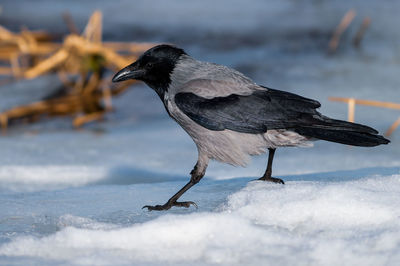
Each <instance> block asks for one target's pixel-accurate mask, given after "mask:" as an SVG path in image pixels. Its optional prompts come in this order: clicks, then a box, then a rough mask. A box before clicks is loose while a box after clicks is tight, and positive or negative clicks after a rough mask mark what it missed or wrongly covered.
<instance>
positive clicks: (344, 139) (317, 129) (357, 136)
mask: <svg viewBox="0 0 400 266" xmlns="http://www.w3.org/2000/svg"><path fill="white" fill-rule="evenodd" d="M320 119H321V123H316V124H314V125H311V126H304V127H298V128H296V129H295V131H296V132H297V133H299V134H301V135H304V136H308V137H312V138H316V139H321V140H326V141H332V142H337V143H342V144H347V145H352V146H364V147H373V146H378V145H381V144H388V143H389V142H390V141H389V140H388V139H386V138H384V137H383V136H381V135H378V131H376V130H375V129H373V128H371V127H368V126H364V125H361V124H356V123H350V122H346V121H341V120H335V119H330V118H328V117H324V116H321V118H320Z"/></svg>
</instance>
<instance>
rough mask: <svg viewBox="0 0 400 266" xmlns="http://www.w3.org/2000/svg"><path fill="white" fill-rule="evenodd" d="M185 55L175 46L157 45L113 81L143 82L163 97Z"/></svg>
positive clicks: (119, 73) (121, 71)
mask: <svg viewBox="0 0 400 266" xmlns="http://www.w3.org/2000/svg"><path fill="white" fill-rule="evenodd" d="M184 54H186V53H185V51H184V50H183V49H180V48H177V47H175V46H171V45H167V44H161V45H157V46H155V47H153V48H151V49H149V50H147V51H146V52H145V53H144V54H143V55H141V56H140V57H139V59H138V60H137V61H135V62H133V63H132V64H130V65H129V66H127V67H125V68H123V69H121V70H120V71H118V73H117V74H115V75H114V77H113V79H112V81H113V82H120V81H124V80H128V79H136V80H141V81H144V82H145V83H146V84H147V85H148V86H149V87H151V88H152V89H154V90H155V91H156V92H157V93H158V95H159V96H160V97H161V94H162V95H163V94H164V92H165V90H167V88H168V86H169V84H170V82H171V79H170V75H171V73H172V71H173V70H174V68H175V65H176V64H177V62H178V60H179V57H180V56H181V55H184Z"/></svg>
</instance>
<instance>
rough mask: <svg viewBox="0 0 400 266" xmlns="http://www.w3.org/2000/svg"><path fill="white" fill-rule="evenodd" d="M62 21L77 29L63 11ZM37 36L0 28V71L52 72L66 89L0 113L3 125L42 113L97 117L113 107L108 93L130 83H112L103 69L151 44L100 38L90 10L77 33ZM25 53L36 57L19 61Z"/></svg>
mask: <svg viewBox="0 0 400 266" xmlns="http://www.w3.org/2000/svg"><path fill="white" fill-rule="evenodd" d="M64 20H65V21H66V23H67V24H68V27H69V28H70V31H72V32H76V31H77V30H76V29H74V28H73V26H74V25H75V24H74V23H73V21H72V18H71V17H70V16H68V15H65V16H64ZM38 37H40V38H42V39H45V38H44V37H45V36H44V35H43V34H42V35H38V34H34V33H32V32H30V31H28V30H24V31H23V32H21V33H20V34H14V33H12V32H10V31H8V30H7V29H5V28H3V27H1V28H0V60H1V59H2V58H3V59H6V60H9V61H10V67H4V68H0V73H6V74H10V73H12V74H13V75H14V77H16V78H27V79H32V78H36V77H38V76H41V75H45V74H47V73H50V72H53V73H54V72H55V73H57V75H58V77H59V78H60V80H61V81H62V84H63V85H64V87H65V93H64V94H63V95H62V96H57V97H56V98H54V97H53V98H51V99H47V100H43V101H39V102H35V103H31V104H28V105H24V106H17V107H14V108H12V109H9V110H6V111H4V112H2V113H0V124H1V126H2V127H3V128H7V126H8V125H9V122H10V121H15V120H21V119H22V120H26V119H28V120H36V119H37V118H39V117H40V116H42V115H48V116H54V115H73V116H75V118H74V120H73V125H74V126H75V127H79V126H82V125H83V124H85V123H87V122H90V121H94V120H98V119H100V118H102V117H103V116H104V114H105V112H107V111H110V110H111V109H112V97H113V96H115V95H118V94H120V93H121V92H123V91H125V90H126V89H127V88H128V87H129V85H131V84H133V82H127V83H125V84H123V85H122V86H114V87H111V80H110V77H104V72H105V71H106V70H107V69H109V70H111V71H113V72H114V71H116V70H119V69H120V68H123V67H125V66H126V65H128V64H130V63H131V62H132V61H133V60H135V59H136V56H137V53H141V52H143V51H144V50H147V49H148V48H150V47H151V46H153V44H148V43H144V44H137V43H118V42H113V43H103V42H102V14H101V12H100V11H95V12H94V13H93V15H92V16H91V18H90V19H89V22H88V24H87V26H86V27H85V30H84V32H83V34H82V35H81V36H80V35H77V34H74V33H72V34H70V35H68V36H66V37H65V38H64V42H63V43H62V44H57V45H55V44H54V43H49V42H40V41H39V39H38ZM119 52H123V53H124V56H121V55H120V54H119ZM26 54H27V55H30V56H35V59H36V60H35V61H37V62H36V63H34V65H33V66H30V65H28V64H23V65H21V60H20V59H21V56H23V55H26Z"/></svg>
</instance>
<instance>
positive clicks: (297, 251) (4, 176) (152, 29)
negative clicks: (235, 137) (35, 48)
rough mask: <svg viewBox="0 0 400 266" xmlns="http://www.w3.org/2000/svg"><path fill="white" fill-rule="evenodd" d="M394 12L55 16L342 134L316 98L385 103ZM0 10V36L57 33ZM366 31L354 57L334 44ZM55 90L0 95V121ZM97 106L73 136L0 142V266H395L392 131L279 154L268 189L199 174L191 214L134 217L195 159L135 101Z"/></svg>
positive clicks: (56, 9) (199, 9)
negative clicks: (166, 50) (217, 77)
mask: <svg viewBox="0 0 400 266" xmlns="http://www.w3.org/2000/svg"><path fill="white" fill-rule="evenodd" d="M76 3H78V1H76ZM203 3H205V4H203ZM399 3H400V2H399V1H389V3H386V4H385V5H382V4H381V3H380V2H379V1H372V0H371V1H369V0H368V1H366V0H363V1H361V0H359V1H352V2H351V3H350V2H348V1H311V0H310V1H308V0H305V1H296V2H293V1H273V0H271V1H261V0H260V1H257V0H255V1H253V2H252V4H248V3H247V2H246V4H243V3H242V2H241V1H234V3H233V4H232V2H229V4H227V1H217V2H215V1H211V0H210V1H208V0H207V1H202V4H200V2H199V3H197V2H194V1H187V3H186V2H185V3H184V2H183V1H179V0H174V1H168V3H167V2H166V1H147V0H146V1H125V0H120V1H112V2H110V1H83V2H82V1H79V5H77V4H75V2H74V1H72V2H68V8H69V10H70V11H71V13H72V15H73V17H74V19H75V20H76V21H77V24H78V25H80V26H83V25H84V23H85V22H86V19H87V15H88V14H90V13H91V12H92V10H93V9H95V8H100V9H101V10H102V11H103V12H104V19H105V22H106V23H105V27H104V29H105V38H106V39H113V40H120V39H124V40H145V41H159V42H173V43H176V44H179V45H180V46H183V47H184V48H185V50H186V51H187V52H188V53H189V54H192V55H193V56H195V57H196V58H198V59H201V60H206V61H213V62H217V63H221V64H225V65H229V66H231V67H234V68H236V69H238V70H240V71H242V72H244V73H245V74H246V75H248V76H250V77H252V78H253V79H254V80H255V81H256V82H258V83H260V84H263V85H267V86H270V87H273V88H276V89H282V90H287V91H291V92H294V93H298V94H301V95H304V96H307V97H311V98H314V99H317V100H319V101H320V102H321V104H322V108H321V110H320V111H321V112H322V113H324V114H325V115H328V116H331V117H334V118H338V119H346V112H347V107H346V106H345V105H344V104H341V103H334V102H330V101H328V100H327V99H328V97H329V96H342V97H357V98H365V99H377V100H382V101H393V102H400V94H399V93H398V84H399V78H398V69H399V66H400V60H399V58H400V57H399V49H398V47H400V34H399V31H398V29H397V27H395V25H397V24H398V23H397V21H398V12H399V8H400V6H399ZM1 5H2V9H3V13H2V15H0V23H1V24H2V25H5V26H7V27H9V28H12V29H14V30H18V29H19V26H20V25H21V24H26V25H27V26H28V27H29V28H31V29H35V28H38V29H42V28H48V27H49V28H50V29H51V30H52V31H53V32H56V33H60V32H61V33H62V32H65V30H66V29H65V25H64V24H63V22H62V20H61V19H60V14H61V13H62V12H63V11H64V10H65V9H66V4H65V3H64V2H62V1H57V2H54V1H48V0H41V1H36V2H35V8H26V6H28V5H32V4H31V2H30V1H24V0H22V1H17V2H16V1H8V0H4V1H2V2H1ZM210 6H212V7H213V8H212V9H210V8H209V7H210ZM349 8H355V9H356V11H357V14H358V16H357V17H356V19H355V21H354V23H353V24H352V25H351V27H350V28H349V31H348V32H347V33H346V34H345V35H344V36H343V41H342V43H341V45H340V47H339V50H338V53H337V54H336V55H334V56H327V55H326V47H327V43H328V41H329V36H330V34H331V31H332V29H333V28H334V27H335V26H336V25H337V23H338V21H339V20H340V19H341V17H342V16H343V14H344V13H345V12H346V11H347V10H348V9H349ZM165 11H167V13H168V15H167V16H163V14H164V12H165ZM44 13H45V14H46V16H44V15H43V14H44ZM115 14H118V15H115ZM366 15H369V16H371V19H372V23H371V27H370V28H369V29H368V30H367V32H366V35H365V39H364V40H363V43H362V49H360V50H355V49H354V48H353V47H351V44H350V43H351V38H350V36H352V34H354V32H355V31H356V30H357V26H358V25H359V24H360V23H361V21H362V18H363V17H364V16H366ZM220 17H223V18H224V19H219V18H220ZM239 18H240V19H239ZM183 20H184V21H185V23H182V21H183ZM109 74H110V75H112V73H109ZM58 85H59V83H58V82H56V81H55V80H54V76H50V77H45V78H41V79H36V80H32V81H18V82H16V83H13V84H11V85H9V86H2V87H0V91H1V96H2V97H0V110H4V109H6V108H9V107H10V106H14V105H15V104H21V103H25V102H27V101H30V100H31V99H40V98H42V97H43V96H44V95H47V94H49V93H51V92H52V91H53V90H56V89H57V87H58ZM113 105H114V107H115V112H113V113H110V114H109V115H108V116H107V117H106V120H105V121H103V122H99V123H93V124H91V125H87V126H85V127H84V128H83V129H81V130H79V131H74V130H73V129H71V121H70V119H68V118H59V119H48V120H46V119H45V120H43V121H41V122H39V123H37V124H33V125H23V126H15V127H14V128H11V129H10V130H9V132H8V133H7V134H5V135H2V136H1V137H0V147H1V149H0V156H1V157H0V158H1V159H0V264H2V265H3V264H4V265H10V264H12V265H132V264H137V265H166V264H173V265H176V264H181V265H188V264H190V265H207V264H208V265H215V264H224V265H243V264H245V265H271V264H272V265H399V264H400V255H399V254H400V222H399V221H400V220H399V217H400V208H399V206H400V204H399V203H400V202H399V201H400V200H399V197H398V195H399V193H400V142H399V132H400V131H396V132H395V133H394V134H393V135H392V136H391V137H390V139H391V141H392V143H391V144H390V145H385V146H379V147H375V148H358V147H349V146H345V145H338V144H332V143H327V142H323V141H319V142H316V143H315V146H314V147H313V148H286V149H279V150H278V151H277V153H276V157H275V159H274V169H273V170H274V171H273V173H274V176H276V177H279V178H282V179H284V180H285V181H286V184H285V185H284V186H282V185H277V184H269V183H263V182H258V181H253V180H254V179H255V178H256V177H259V176H260V175H262V173H263V171H264V170H265V166H266V156H265V155H264V156H258V157H254V158H253V161H252V162H251V163H250V164H249V166H248V167H247V168H235V167H232V166H229V165H223V164H220V163H216V162H211V164H210V166H209V168H208V169H207V173H206V176H205V178H204V179H203V180H202V181H201V182H200V183H199V184H198V185H196V186H195V187H194V188H192V189H191V190H190V191H188V192H187V193H186V194H185V195H184V196H183V198H182V199H183V200H193V201H195V202H196V203H197V204H198V206H199V207H198V209H196V208H194V207H191V208H189V209H180V208H172V209H171V210H169V211H168V212H148V211H146V210H142V209H141V207H142V206H144V205H147V204H161V203H164V202H165V201H166V200H167V199H168V198H169V197H170V196H171V195H173V194H174V193H175V192H176V191H177V190H178V189H179V188H180V187H182V186H183V185H184V184H185V183H186V182H187V181H188V178H189V172H190V170H191V169H192V167H193V165H194V164H195V162H196V159H197V152H196V147H195V145H194V144H193V142H192V140H191V139H190V137H188V136H187V135H186V133H185V132H184V131H183V130H182V129H181V128H179V127H178V126H177V125H176V124H175V122H174V121H172V120H170V119H169V118H168V116H167V114H166V113H165V110H164V108H163V106H162V104H161V103H160V101H159V99H158V98H157V95H156V94H155V93H154V92H152V91H151V90H150V89H148V88H147V87H145V86H144V85H138V86H135V87H132V88H131V89H130V90H128V91H127V92H126V93H125V94H124V95H122V96H120V97H118V98H116V99H115V100H114V101H113ZM398 117H399V112H398V111H395V110H388V109H387V110H385V109H378V108H373V107H362V106H357V108H356V121H357V122H359V123H364V124H367V125H370V126H373V127H374V128H376V129H378V130H379V131H380V132H384V131H385V130H387V128H388V127H389V125H390V124H391V123H393V121H395V120H396V119H397V118H398Z"/></svg>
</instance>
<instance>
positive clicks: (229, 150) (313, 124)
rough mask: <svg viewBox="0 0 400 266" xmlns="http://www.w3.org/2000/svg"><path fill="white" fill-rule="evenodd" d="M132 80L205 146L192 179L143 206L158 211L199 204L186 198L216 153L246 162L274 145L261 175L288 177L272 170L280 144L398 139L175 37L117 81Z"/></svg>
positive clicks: (370, 144) (369, 142)
mask: <svg viewBox="0 0 400 266" xmlns="http://www.w3.org/2000/svg"><path fill="white" fill-rule="evenodd" d="M128 79H136V80H140V81H143V82H145V83H146V84H147V85H148V86H149V87H150V88H152V89H153V90H154V91H155V92H156V93H157V94H158V96H159V97H160V99H161V101H162V102H163V104H164V106H165V109H166V111H167V112H168V114H169V116H170V117H171V118H172V119H174V120H175V121H176V122H177V123H178V124H179V125H180V126H181V127H182V128H183V129H184V130H185V131H186V132H187V133H188V134H189V135H190V137H191V138H192V139H193V141H194V142H195V144H196V146H197V150H198V160H197V163H196V165H195V166H194V168H193V170H192V171H191V173H190V174H191V178H190V181H189V182H188V183H187V184H186V185H185V186H184V187H183V188H182V189H181V190H179V191H178V192H177V193H176V194H175V195H173V196H172V197H171V198H170V199H169V200H168V201H167V202H166V203H165V204H163V205H155V206H148V205H146V206H144V207H143V208H147V209H148V210H150V211H151V210H157V211H160V210H168V209H170V208H171V207H172V206H178V207H186V208H188V207H190V206H191V205H194V206H196V207H197V205H196V204H195V203H194V202H192V201H178V199H179V198H180V197H181V196H182V195H183V194H184V193H185V192H186V191H187V190H188V189H190V188H191V187H192V186H194V185H195V184H197V183H198V182H199V181H200V180H201V178H202V177H203V176H204V174H205V172H206V168H207V165H208V162H209V160H210V159H214V160H218V161H220V162H224V163H228V164H231V165H239V166H245V165H246V163H247V162H248V161H249V158H250V155H259V154H262V153H265V152H266V151H267V150H268V151H269V155H268V163H267V169H266V171H265V173H264V175H263V176H262V177H261V178H259V180H263V181H271V182H275V183H281V184H284V182H283V180H281V179H279V178H274V177H272V176H271V175H272V161H273V158H274V154H275V150H276V148H278V147H298V146H312V141H314V140H326V141H332V142H337V143H341V144H347V145H353V146H364V147H373V146H377V145H380V144H388V143H389V142H390V141H389V140H387V139H385V138H384V137H382V136H381V135H378V131H376V130H375V129H373V128H371V127H368V126H365V125H361V124H356V123H350V122H346V121H341V120H336V119H332V118H329V117H326V116H324V115H322V114H321V113H319V112H318V111H317V108H319V107H320V106H321V105H320V103H319V102H318V101H315V100H312V99H308V98H305V97H302V96H299V95H296V94H293V93H289V92H285V91H280V90H275V89H271V88H268V87H264V86H261V85H258V84H256V83H255V82H254V81H252V80H251V79H250V78H248V77H246V76H245V75H243V74H242V73H240V72H238V71H236V70H234V69H231V68H229V67H226V66H223V65H218V64H214V63H209V62H201V61H198V60H196V59H194V58H193V57H191V56H189V55H188V54H187V53H186V52H185V51H184V50H183V49H181V48H178V47H175V46H172V45H168V44H162V45H157V46H155V47H153V48H151V49H149V50H147V51H146V52H145V53H144V54H143V55H141V56H140V57H139V58H138V60H137V61H136V62H134V63H132V64H130V65H129V66H127V67H125V68H123V69H121V70H120V71H119V72H118V73H116V74H115V76H114V77H113V79H112V81H113V82H120V81H124V80H128Z"/></svg>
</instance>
